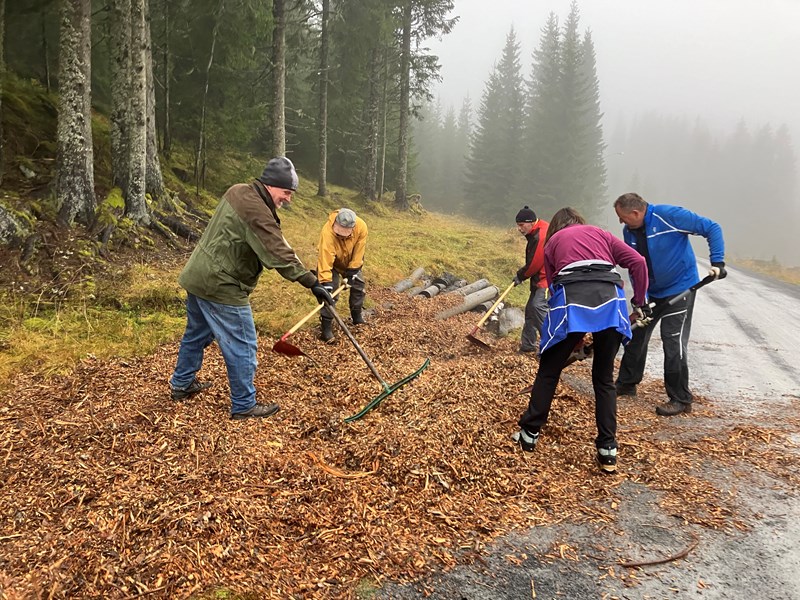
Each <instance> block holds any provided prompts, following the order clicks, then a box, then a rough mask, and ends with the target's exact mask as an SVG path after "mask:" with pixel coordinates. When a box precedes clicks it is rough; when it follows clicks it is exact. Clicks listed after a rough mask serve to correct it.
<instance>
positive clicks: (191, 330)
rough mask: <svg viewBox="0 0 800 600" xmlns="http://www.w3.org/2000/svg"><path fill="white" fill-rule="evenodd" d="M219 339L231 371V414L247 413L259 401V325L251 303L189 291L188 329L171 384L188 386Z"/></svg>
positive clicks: (182, 388)
mask: <svg viewBox="0 0 800 600" xmlns="http://www.w3.org/2000/svg"><path fill="white" fill-rule="evenodd" d="M215 339H216V340H217V344H218V345H219V349H220V351H221V352H222V357H223V358H224V359H225V367H226V368H227V371H228V383H229V384H230V388H231V414H235V413H240V412H245V411H247V410H249V409H251V408H253V406H255V404H256V386H255V384H254V383H253V379H254V378H255V375H256V367H257V366H258V359H257V357H256V350H257V349H258V342H257V339H256V326H255V323H254V322H253V310H252V309H251V308H250V305H249V304H248V305H245V306H230V305H228V304H219V303H217V302H210V301H208V300H203V299H202V298H198V297H197V296H195V295H193V294H189V295H188V296H187V298H186V331H184V333H183V339H182V340H181V347H180V350H178V362H177V364H176V365H175V372H174V373H173V374H172V378H171V379H170V380H169V383H170V385H171V386H172V387H173V388H174V389H178V390H185V389H186V388H188V387H189V386H190V385H191V384H192V381H194V378H195V375H196V374H197V372H198V371H199V370H200V367H201V366H202V364H203V352H204V351H205V349H206V347H207V346H208V345H209V344H211V342H213V341H214V340H215Z"/></svg>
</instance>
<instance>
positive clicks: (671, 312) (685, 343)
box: [617, 292, 697, 404]
mask: <svg viewBox="0 0 800 600" xmlns="http://www.w3.org/2000/svg"><path fill="white" fill-rule="evenodd" d="M696 293H697V292H691V293H689V294H688V295H687V296H686V297H685V298H683V299H682V300H679V301H678V302H676V303H675V304H674V305H673V306H669V305H668V304H667V302H668V301H669V298H651V299H650V300H651V301H652V302H654V303H655V306H654V307H653V320H652V321H651V322H650V324H649V325H648V326H647V327H642V328H640V327H637V328H636V329H634V330H633V339H631V341H630V342H628V345H627V346H625V354H624V355H623V356H622V363H621V364H620V367H619V375H618V376H617V383H619V384H621V385H636V384H638V383H641V381H642V377H643V376H644V367H645V363H646V362H647V346H648V344H649V343H650V336H652V335H653V330H654V329H655V328H656V323H658V322H659V321H661V344H662V346H663V348H664V388H665V389H666V391H667V396H668V397H669V399H670V400H671V401H674V402H683V403H685V404H691V402H692V392H690V391H689V363H688V352H687V351H688V347H689V334H690V332H691V328H692V312H693V311H694V298H695V294H696ZM671 297H673V296H670V298H671Z"/></svg>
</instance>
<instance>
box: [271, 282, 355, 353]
mask: <svg viewBox="0 0 800 600" xmlns="http://www.w3.org/2000/svg"><path fill="white" fill-rule="evenodd" d="M346 287H347V285H346V284H344V283H343V284H342V285H340V286H339V287H338V289H336V290H334V291H333V293H332V294H331V296H333V297H334V298H335V297H336V296H337V295H338V294H339V292H341V291H342V290H343V289H344V288H346ZM323 306H325V304H317V306H316V307H314V310H312V311H311V312H310V313H308V314H307V315H306V316H305V317H303V318H302V319H300V320H299V321H298V322H297V324H296V325H294V326H293V327H292V328H291V329H290V330H289V331H287V332H286V333H284V334H283V336H282V337H281V339H282V340H283V339H286V338H287V337H289V336H290V335H292V334H293V333H294V332H295V331H297V330H298V329H300V328H301V327H302V326H303V324H304V323H305V322H306V321H308V320H309V319H310V318H311V317H313V316H314V315H315V314H317V313H318V312H319V311H321V310H322V307H323Z"/></svg>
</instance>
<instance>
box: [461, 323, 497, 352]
mask: <svg viewBox="0 0 800 600" xmlns="http://www.w3.org/2000/svg"><path fill="white" fill-rule="evenodd" d="M477 332H478V327H476V328H475V329H473V330H472V331H470V332H469V333H468V334H467V339H468V340H469V341H470V342H472V343H473V344H475V345H476V346H478V348H483V349H484V350H491V349H492V347H491V346H490V345H489V344H487V343H486V342H484V341H483V340H479V339H478V338H476V337H475V334H476V333H477Z"/></svg>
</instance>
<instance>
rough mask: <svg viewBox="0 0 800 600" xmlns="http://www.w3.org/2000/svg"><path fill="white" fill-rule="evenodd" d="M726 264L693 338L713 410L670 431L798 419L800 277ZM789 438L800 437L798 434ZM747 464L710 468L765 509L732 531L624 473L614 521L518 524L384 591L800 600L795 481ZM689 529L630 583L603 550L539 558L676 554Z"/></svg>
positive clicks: (702, 301)
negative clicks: (643, 551)
mask: <svg viewBox="0 0 800 600" xmlns="http://www.w3.org/2000/svg"><path fill="white" fill-rule="evenodd" d="M707 268H708V265H707V264H706V265H701V267H700V269H701V270H700V272H701V276H702V275H703V274H704V273H705V271H706V270H707ZM728 272H729V275H728V277H727V278H726V279H724V280H720V281H715V282H713V283H712V284H710V285H707V286H705V287H704V288H702V289H701V290H698V293H697V298H696V303H695V313H694V319H693V327H692V335H691V339H690V344H689V363H690V373H691V375H690V382H691V387H692V390H693V391H694V392H695V393H696V394H699V395H702V396H703V397H704V398H705V399H707V400H708V401H709V402H710V403H712V404H713V407H714V412H715V413H716V414H715V416H714V418H713V419H702V418H700V417H699V416H695V415H694V414H693V415H692V416H691V417H690V418H680V419H678V420H674V421H670V422H669V423H670V426H671V427H673V428H674V429H675V431H673V434H678V433H679V431H681V430H683V431H685V432H691V431H692V429H694V428H700V427H715V426H721V425H723V424H725V425H726V426H731V425H736V424H738V423H739V422H742V423H746V424H749V425H759V424H761V423H767V422H769V423H773V424H774V423H775V422H776V420H777V421H780V418H781V416H782V415H784V414H785V415H793V416H795V417H796V416H797V415H798V412H800V369H799V368H798V367H796V366H795V365H796V364H797V363H798V357H797V354H796V352H797V347H798V343H799V342H798V340H800V318H798V317H797V315H800V286H796V285H788V284H784V283H781V282H778V281H774V280H771V279H769V278H766V277H762V276H760V275H757V274H753V273H750V272H747V271H744V270H741V269H737V268H735V267H733V268H729V269H728ZM660 345H661V341H660V338H659V335H658V333H657V332H656V333H655V334H654V335H653V338H652V340H651V352H649V357H648V364H647V375H648V376H649V377H651V378H652V379H655V380H658V379H661V377H662V369H663V354H662V352H661V349H660ZM566 377H568V375H567V376H566ZM566 377H565V380H566ZM586 391H589V390H586ZM665 399H666V398H665ZM715 419H716V420H715ZM795 422H796V421H795ZM791 435H792V437H793V439H794V441H795V442H796V443H797V444H798V445H799V446H800V432H798V431H793V432H791ZM795 450H797V449H795ZM745 455H746V449H743V456H745ZM793 456H794V460H796V461H797V462H798V463H800V453H799V452H797V451H795V452H794V453H793ZM742 466H743V467H744V468H740V469H737V471H736V472H733V471H731V470H729V469H725V468H720V469H718V470H715V471H713V472H711V473H709V474H708V476H709V477H711V478H712V479H713V480H715V482H716V483H717V484H718V485H719V489H720V493H730V494H732V495H735V497H736V498H737V501H738V502H739V503H740V505H741V507H742V508H743V509H745V510H746V511H749V512H750V514H755V515H758V518H757V520H756V521H755V522H753V523H752V527H751V528H750V529H749V530H747V531H741V532H736V533H734V534H730V533H723V532H718V531H712V530H708V529H702V528H694V529H689V528H685V527H678V526H676V523H675V520H674V518H673V517H672V516H671V515H669V514H666V513H665V512H664V510H663V509H662V508H661V507H660V506H659V504H658V498H659V495H658V493H657V492H654V491H653V490H651V489H650V488H648V487H647V486H646V485H644V484H641V483H634V482H632V481H626V482H625V483H624V486H623V488H622V493H621V494H620V497H621V498H622V499H623V500H621V507H620V511H619V518H618V520H617V522H616V523H615V526H614V527H609V528H606V527H602V528H597V527H593V526H591V525H580V524H570V523H563V524H559V525H555V526H548V527H538V528H535V529H531V530H529V531H527V532H521V533H515V534H512V535H509V536H506V537H504V538H502V539H499V540H497V542H496V543H495V544H493V546H492V547H491V548H489V549H488V551H487V553H486V555H485V556H484V557H483V558H482V560H480V561H478V562H476V563H473V564H469V565H462V566H459V567H457V568H455V569H453V570H452V571H449V572H444V573H437V574H434V575H433V576H431V577H429V578H426V579H425V580H423V581H419V582H416V583H414V584H406V585H398V584H392V583H388V584H387V585H385V586H384V588H383V589H382V590H381V591H380V592H379V593H378V594H377V597H378V598H382V599H388V598H392V599H412V598H423V597H424V598H431V599H442V600H443V599H445V598H446V599H448V600H449V599H453V598H455V599H459V600H502V599H508V600H512V599H514V600H516V599H522V598H525V599H528V598H537V599H542V598H553V599H557V598H558V599H564V598H572V599H593V598H602V599H607V598H618V599H621V598H627V599H636V600H645V599H663V598H702V599H704V600H717V599H720V600H722V599H738V598H764V599H767V600H800V495H798V490H796V489H793V488H792V487H791V486H789V485H788V484H787V483H786V482H785V481H781V480H777V479H775V478H774V477H772V476H770V475H769V474H767V473H764V472H760V471H757V470H748V469H747V463H746V458H744V462H743V463H742ZM622 534H624V536H623V535H622ZM689 535H692V536H694V538H695V539H696V540H697V543H698V546H697V549H696V550H695V551H694V552H692V553H691V554H689V556H687V557H686V558H685V559H683V560H677V561H673V562H669V563H667V564H663V565H659V566H655V567H647V568H645V569H643V570H642V571H640V572H639V573H638V576H637V577H636V580H635V583H634V584H631V582H630V581H628V582H627V583H625V582H622V581H621V580H620V579H617V578H616V577H604V576H599V575H598V573H600V572H602V569H603V568H604V567H603V557H598V561H597V562H593V560H588V559H586V558H585V559H584V560H581V561H577V562H575V561H569V560H555V561H553V560H543V558H542V552H543V551H545V550H546V549H547V548H548V547H549V546H550V545H551V544H552V543H553V541H554V540H558V541H559V542H563V543H568V544H570V545H571V546H573V547H575V548H578V549H579V550H578V551H579V552H584V553H585V554H584V557H591V556H593V555H592V550H591V549H592V548H594V547H597V546H598V545H600V546H606V547H609V548H614V546H615V544H619V540H620V539H626V540H629V541H631V542H633V543H635V544H641V545H642V546H643V547H647V548H649V549H650V550H653V548H659V549H660V550H661V551H662V552H663V553H665V554H669V550H670V549H680V548H683V547H686V546H687V544H688V543H689V542H691V539H689V538H688V536H689ZM509 554H514V555H517V556H525V557H526V560H524V561H523V562H521V563H519V564H513V563H509V561H508V560H507V559H506V558H505V557H506V556H507V555H509Z"/></svg>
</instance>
